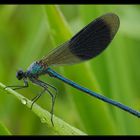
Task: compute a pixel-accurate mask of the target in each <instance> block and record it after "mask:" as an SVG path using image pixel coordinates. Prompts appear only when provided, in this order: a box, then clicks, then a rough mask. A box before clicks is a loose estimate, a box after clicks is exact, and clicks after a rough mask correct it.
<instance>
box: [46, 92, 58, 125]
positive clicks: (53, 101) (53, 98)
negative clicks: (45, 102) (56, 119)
mask: <svg viewBox="0 0 140 140" xmlns="http://www.w3.org/2000/svg"><path fill="white" fill-rule="evenodd" d="M46 90H47V91H48V93H49V94H50V96H51V98H52V108H51V123H52V125H53V126H54V123H53V112H54V103H55V98H56V95H57V90H56V94H55V95H53V94H52V93H51V92H50V90H49V89H46Z"/></svg>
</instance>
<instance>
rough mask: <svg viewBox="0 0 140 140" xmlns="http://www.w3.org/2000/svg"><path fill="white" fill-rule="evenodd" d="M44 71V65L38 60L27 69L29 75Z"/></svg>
mask: <svg viewBox="0 0 140 140" xmlns="http://www.w3.org/2000/svg"><path fill="white" fill-rule="evenodd" d="M43 71H44V67H43V66H41V65H40V64H39V63H37V62H33V63H32V64H31V65H30V66H29V67H28V69H27V75H28V76H30V75H40V74H42V73H43Z"/></svg>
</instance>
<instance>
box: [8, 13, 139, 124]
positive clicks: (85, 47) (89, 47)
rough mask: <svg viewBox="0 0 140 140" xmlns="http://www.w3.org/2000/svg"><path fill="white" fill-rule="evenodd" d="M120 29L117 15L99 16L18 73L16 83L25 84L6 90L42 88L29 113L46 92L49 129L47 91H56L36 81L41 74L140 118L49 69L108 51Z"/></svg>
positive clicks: (53, 100)
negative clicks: (21, 82)
mask: <svg viewBox="0 0 140 140" xmlns="http://www.w3.org/2000/svg"><path fill="white" fill-rule="evenodd" d="M119 25H120V21H119V17H118V16H117V15H116V14H114V13H107V14H105V15H102V16H101V17H99V18H97V19H95V20H93V21H92V22H91V23H89V24H88V25H87V26H85V27H84V28H83V29H82V30H81V31H79V32H78V33H77V34H76V35H74V36H73V37H72V38H71V39H70V40H68V41H67V42H65V43H64V44H62V45H61V46H60V47H58V48H56V49H54V50H53V51H51V52H50V53H49V54H48V55H47V56H46V57H43V58H42V59H41V60H38V61H35V62H33V63H32V64H31V65H30V66H29V67H28V69H27V71H25V72H23V71H22V70H19V71H17V74H16V77H17V79H18V80H21V79H22V80H23V81H24V86H7V87H14V88H13V89H14V90H17V89H21V88H26V87H28V80H30V81H32V82H33V83H35V84H36V85H39V86H40V87H42V88H43V90H42V91H41V92H40V93H39V94H38V95H37V96H35V97H34V98H33V99H32V105H31V109H32V106H33V104H34V103H35V102H36V101H37V100H38V99H39V97H40V96H41V95H42V94H43V93H45V92H47V93H48V94H49V95H50V96H51V98H52V108H51V114H52V115H51V122H52V125H54V124H53V108H54V102H55V97H56V94H53V93H52V92H51V91H50V88H52V89H53V90H54V91H55V93H57V89H56V88H55V87H54V86H52V85H50V84H48V83H45V82H43V81H41V80H39V76H40V75H44V74H48V75H49V76H50V77H53V78H57V79H59V80H61V81H63V82H64V83H66V84H68V85H70V86H72V87H74V88H76V89H78V90H80V91H82V92H84V93H87V94H89V95H91V96H93V97H96V98H98V99H100V100H102V101H104V102H107V103H109V104H111V105H113V106H116V107H118V108H120V109H122V110H124V111H127V112H129V113H130V114H133V115H135V116H137V117H140V112H138V111H136V110H134V109H132V108H130V107H128V106H126V105H124V104H121V103H119V102H117V101H114V100H112V99H109V98H107V97H105V96H103V95H101V94H98V93H95V92H93V91H91V90H89V89H87V88H85V87H82V86H80V85H78V84H77V83H74V82H73V81H71V80H69V79H67V78H64V77H63V76H62V75H60V74H58V73H57V72H55V71H54V70H52V69H51V68H50V66H54V65H63V64H75V63H80V62H83V61H86V60H89V59H91V58H93V57H96V56H97V55H99V54H100V53H101V52H103V51H104V50H105V49H106V48H107V46H108V45H109V43H110V42H111V41H112V39H113V38H114V36H115V34H116V33H117V31H118V29H119Z"/></svg>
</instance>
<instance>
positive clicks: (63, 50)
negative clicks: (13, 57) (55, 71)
mask: <svg viewBox="0 0 140 140" xmlns="http://www.w3.org/2000/svg"><path fill="white" fill-rule="evenodd" d="M119 24H120V22H119V18H118V16H117V15H115V14H113V13H108V14H105V15H103V16H101V17H99V18H97V19H95V20H94V21H92V22H91V23H89V24H88V25H87V26H85V27H84V28H83V29H82V30H81V31H79V32H78V33H77V34H76V35H75V36H73V37H72V38H71V39H70V40H69V41H67V42H66V43H64V44H63V45H61V46H60V47H58V48H56V49H54V50H53V51H52V52H50V53H49V54H48V55H47V56H46V57H44V58H43V59H42V60H41V61H42V62H43V63H44V64H46V65H48V66H50V65H63V64H74V63H79V62H81V61H85V60H89V59H91V58H93V57H95V56H97V55H98V54H100V53H101V52H102V51H103V50H104V49H105V48H107V46H108V45H109V43H110V42H111V40H112V39H113V38H114V36H115V34H116V32H117V31H118V28H119Z"/></svg>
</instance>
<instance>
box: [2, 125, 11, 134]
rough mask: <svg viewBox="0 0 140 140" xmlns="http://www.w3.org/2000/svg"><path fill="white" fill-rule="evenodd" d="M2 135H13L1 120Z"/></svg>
mask: <svg viewBox="0 0 140 140" xmlns="http://www.w3.org/2000/svg"><path fill="white" fill-rule="evenodd" d="M0 135H11V132H10V131H9V130H8V128H7V127H6V126H5V125H4V124H3V123H1V122H0Z"/></svg>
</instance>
